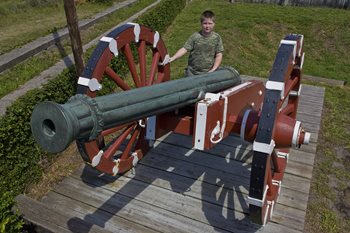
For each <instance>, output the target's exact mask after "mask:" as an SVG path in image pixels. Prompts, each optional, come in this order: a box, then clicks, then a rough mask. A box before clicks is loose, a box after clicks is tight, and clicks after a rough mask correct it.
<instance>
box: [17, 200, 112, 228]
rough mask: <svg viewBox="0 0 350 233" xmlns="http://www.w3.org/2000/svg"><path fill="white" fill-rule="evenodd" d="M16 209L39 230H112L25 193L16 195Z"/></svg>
mask: <svg viewBox="0 0 350 233" xmlns="http://www.w3.org/2000/svg"><path fill="white" fill-rule="evenodd" d="M15 209H17V210H18V211H19V212H20V213H21V216H22V217H23V218H24V219H25V220H26V221H28V222H30V223H32V224H34V226H35V230H36V231H37V232H96V233H102V232H111V231H107V230H105V229H103V228H101V227H98V226H90V224H89V222H87V221H85V220H82V219H79V218H76V217H75V216H74V215H73V216H72V215H70V214H69V213H67V212H60V211H58V210H57V209H52V206H51V205H44V204H43V203H41V202H39V201H36V200H34V199H31V198H29V197H27V196H24V195H18V196H17V197H16V207H15Z"/></svg>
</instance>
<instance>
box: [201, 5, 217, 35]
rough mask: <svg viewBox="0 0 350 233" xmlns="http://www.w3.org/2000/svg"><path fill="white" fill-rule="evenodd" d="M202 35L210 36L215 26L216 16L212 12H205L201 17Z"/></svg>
mask: <svg viewBox="0 0 350 233" xmlns="http://www.w3.org/2000/svg"><path fill="white" fill-rule="evenodd" d="M201 25H202V34H203V35H204V36H207V35H210V34H211V32H212V31H213V30H214V26H215V14H214V12H212V11H204V12H203V13H202V15H201Z"/></svg>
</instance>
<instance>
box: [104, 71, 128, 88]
mask: <svg viewBox="0 0 350 233" xmlns="http://www.w3.org/2000/svg"><path fill="white" fill-rule="evenodd" d="M105 74H107V75H108V77H110V78H111V79H112V80H113V81H114V82H115V83H116V84H117V85H118V86H119V87H120V88H121V89H123V90H124V91H126V90H130V89H131V88H130V87H129V85H128V84H126V83H125V82H124V81H123V79H122V78H121V77H119V75H117V73H115V72H114V70H113V69H112V68H111V67H109V66H107V68H106V70H105Z"/></svg>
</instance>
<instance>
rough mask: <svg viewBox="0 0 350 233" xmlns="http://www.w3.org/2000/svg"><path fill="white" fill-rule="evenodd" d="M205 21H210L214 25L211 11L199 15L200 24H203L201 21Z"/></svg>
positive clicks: (213, 16)
mask: <svg viewBox="0 0 350 233" xmlns="http://www.w3.org/2000/svg"><path fill="white" fill-rule="evenodd" d="M205 19H211V20H212V21H213V22H214V23H215V14H214V12H212V11H204V12H203V13H202V15H201V23H203V21H204V20H205Z"/></svg>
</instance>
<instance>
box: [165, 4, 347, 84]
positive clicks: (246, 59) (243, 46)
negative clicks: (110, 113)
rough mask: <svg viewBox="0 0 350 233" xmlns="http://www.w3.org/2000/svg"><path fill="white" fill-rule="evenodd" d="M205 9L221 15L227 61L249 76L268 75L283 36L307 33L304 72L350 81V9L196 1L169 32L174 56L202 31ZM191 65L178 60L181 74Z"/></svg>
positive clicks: (218, 28) (218, 24) (220, 30)
mask: <svg viewBox="0 0 350 233" xmlns="http://www.w3.org/2000/svg"><path fill="white" fill-rule="evenodd" d="M205 9H212V10H213V11H214V12H215V13H216V19H217V20H216V21H217V22H216V26H215V30H216V31H217V32H218V33H220V34H221V36H222V38H223V43H224V47H225V52H224V61H223V63H225V64H228V65H232V66H234V67H236V68H237V69H238V70H239V71H240V72H241V73H243V74H248V75H255V76H259V77H267V76H268V74H269V70H270V69H271V67H272V63H273V60H274V57H275V54H276V51H277V49H278V45H279V42H280V40H281V39H282V38H283V37H284V36H285V35H286V34H287V33H299V34H303V35H304V36H305V46H304V50H305V54H306V55H305V56H306V57H305V58H306V60H305V64H304V73H306V74H310V75H315V76H320V77H325V78H332V79H338V80H344V81H347V82H349V81H350V76H349V73H350V24H349V23H348V22H349V21H350V11H346V10H339V9H329V8H311V7H305V8H302V7H282V6H274V5H269V4H266V5H263V4H240V3H235V4H230V3H228V1H215V2H214V1H193V2H192V3H191V4H190V5H189V7H187V8H186V9H185V10H184V11H183V14H181V17H177V19H176V20H175V22H174V24H173V25H172V26H171V27H170V28H169V33H167V34H166V35H165V38H164V40H165V41H166V44H167V47H168V49H169V51H170V53H171V54H173V53H174V52H175V51H176V50H177V49H178V48H180V47H182V46H183V44H184V43H185V41H186V39H187V38H188V37H189V35H190V34H192V33H193V32H195V31H197V30H199V29H200V24H199V15H200V14H201V12H202V11H203V10H205ZM223 9H224V10H223ZM267 51H268V52H267ZM185 65H186V59H183V60H182V61H181V62H178V63H175V64H174V66H173V67H175V70H177V73H176V74H177V75H179V74H180V73H181V72H182V71H181V72H179V71H178V70H179V67H184V66H185ZM173 69H174V68H173ZM180 70H181V69H180Z"/></svg>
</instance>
